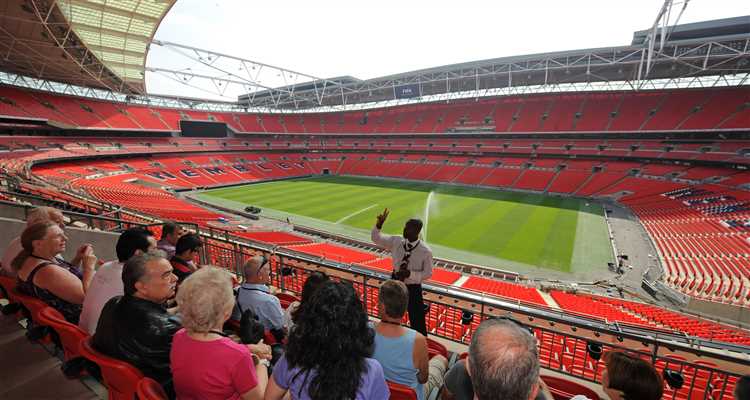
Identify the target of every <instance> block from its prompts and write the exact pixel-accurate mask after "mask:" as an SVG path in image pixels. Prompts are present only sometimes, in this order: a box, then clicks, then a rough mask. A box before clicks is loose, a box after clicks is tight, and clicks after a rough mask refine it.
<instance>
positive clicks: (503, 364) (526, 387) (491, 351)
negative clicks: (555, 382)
mask: <svg viewBox="0 0 750 400" xmlns="http://www.w3.org/2000/svg"><path fill="white" fill-rule="evenodd" d="M466 370H467V372H468V374H469V376H470V377H471V384H472V388H473V391H474V399H475V400H533V399H549V400H552V395H551V394H550V393H549V390H548V389H547V388H546V385H544V382H543V381H542V380H541V379H540V378H539V356H538V355H537V343H536V338H535V337H534V336H533V335H532V334H531V333H529V331H528V330H527V329H526V328H525V327H523V326H521V325H520V324H519V323H517V322H515V321H513V320H510V319H502V318H499V319H488V320H485V321H483V322H482V323H481V324H480V325H479V327H478V328H477V329H476V330H475V331H474V336H473V337H472V339H471V344H470V345H469V358H468V359H467V360H466ZM449 374H450V373H449ZM446 379H447V378H446ZM447 384H448V383H447V382H446V385H447ZM454 393H455V392H454ZM537 395H539V397H537Z"/></svg>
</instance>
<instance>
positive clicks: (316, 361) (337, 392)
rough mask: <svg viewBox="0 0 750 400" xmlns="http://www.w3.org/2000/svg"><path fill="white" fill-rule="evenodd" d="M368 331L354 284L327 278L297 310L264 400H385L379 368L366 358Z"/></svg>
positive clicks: (370, 337) (370, 342) (370, 336)
mask: <svg viewBox="0 0 750 400" xmlns="http://www.w3.org/2000/svg"><path fill="white" fill-rule="evenodd" d="M372 345H373V331H372V329H370V327H369V326H368V325H367V314H366V313H365V310H364V308H363V307H362V302H361V301H360V300H359V297H358V296H357V293H356V292H355V291H354V288H353V287H352V286H351V285H350V284H347V283H340V282H333V281H329V282H326V283H324V284H323V286H321V287H320V288H319V289H318V290H317V291H316V292H315V294H314V295H313V296H312V298H311V299H310V301H307V302H303V303H302V305H301V306H300V308H299V310H298V311H297V319H296V325H295V326H294V329H292V330H291V331H290V332H289V341H288V342H287V346H286V353H285V354H284V356H283V357H281V359H280V360H279V362H278V363H276V366H275V367H274V370H273V375H272V378H271V379H269V380H268V388H267V389H266V397H265V399H266V400H280V399H282V398H283V397H284V396H285V395H286V394H287V393H289V394H290V395H291V398H292V399H311V400H365V399H368V400H386V399H388V397H389V395H390V391H389V390H388V385H387V384H386V382H385V376H384V375H383V368H382V367H381V366H380V363H378V362H377V361H376V360H375V359H372V358H369V356H370V352H371V349H372Z"/></svg>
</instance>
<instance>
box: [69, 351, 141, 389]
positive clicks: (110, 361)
mask: <svg viewBox="0 0 750 400" xmlns="http://www.w3.org/2000/svg"><path fill="white" fill-rule="evenodd" d="M81 355H82V356H83V357H85V358H86V359H88V360H90V361H92V362H94V363H96V364H97V365H98V366H99V368H100V369H101V372H102V378H103V379H104V386H106V387H107V390H108V392H109V400H132V399H133V398H134V396H135V394H136V392H137V387H138V382H139V381H140V380H141V379H143V377H144V376H143V373H142V372H141V371H140V370H138V368H136V367H134V366H132V365H130V364H128V363H127V362H125V361H121V360H118V359H116V358H112V357H108V356H106V355H104V354H102V353H100V352H98V351H96V350H95V349H94V347H93V346H92V345H91V339H90V338H88V339H84V340H83V341H81Z"/></svg>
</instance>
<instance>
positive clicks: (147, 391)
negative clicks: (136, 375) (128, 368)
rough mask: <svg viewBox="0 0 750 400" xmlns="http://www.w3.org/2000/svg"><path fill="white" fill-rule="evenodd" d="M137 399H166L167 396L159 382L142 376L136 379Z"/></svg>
mask: <svg viewBox="0 0 750 400" xmlns="http://www.w3.org/2000/svg"><path fill="white" fill-rule="evenodd" d="M136 394H137V395H138V400H168V399H169V397H168V396H167V393H166V392H165V391H164V388H162V387H161V385H160V384H159V382H157V381H155V380H153V379H151V378H143V379H141V380H140V381H138V386H137V388H136Z"/></svg>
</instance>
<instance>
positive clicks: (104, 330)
mask: <svg viewBox="0 0 750 400" xmlns="http://www.w3.org/2000/svg"><path fill="white" fill-rule="evenodd" d="M122 284H123V290H124V292H125V294H124V295H123V296H116V297H113V298H112V299H111V300H109V301H108V302H107V304H105V305H104V309H102V313H101V316H100V317H99V323H98V324H97V326H96V333H95V334H94V336H93V338H92V344H93V346H94V348H96V349H97V350H99V351H100V352H102V353H104V354H106V355H108V356H110V357H114V358H117V359H120V360H123V361H126V362H128V363H130V364H133V365H134V366H135V367H136V368H138V369H140V370H141V371H142V372H143V374H144V375H146V376H148V377H150V378H152V379H155V380H156V381H157V382H159V383H160V384H161V385H162V386H163V387H164V389H165V390H166V391H167V393H172V394H173V393H174V390H173V387H172V372H171V370H170V369H169V353H170V351H171V347H172V337H173V336H174V334H175V333H176V332H177V331H178V330H179V329H180V328H181V327H182V326H181V324H180V322H179V321H178V320H177V319H176V318H175V317H174V316H172V315H171V314H170V313H169V312H167V308H166V306H165V303H166V301H167V300H168V299H170V298H172V297H173V296H174V294H175V289H176V287H177V277H176V276H175V275H174V274H173V273H172V265H171V264H170V263H169V261H167V259H166V258H164V252H162V251H152V252H149V253H145V254H140V255H135V256H133V257H131V258H129V259H128V260H127V261H126V262H125V265H123V268H122ZM172 397H173V396H172Z"/></svg>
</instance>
